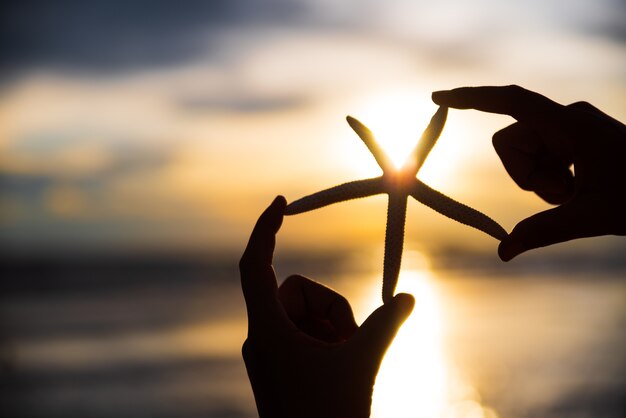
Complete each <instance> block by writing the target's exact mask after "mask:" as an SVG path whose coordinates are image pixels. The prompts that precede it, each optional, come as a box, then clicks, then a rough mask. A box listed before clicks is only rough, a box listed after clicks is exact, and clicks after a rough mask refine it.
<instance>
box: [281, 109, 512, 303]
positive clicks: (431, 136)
mask: <svg viewBox="0 0 626 418" xmlns="http://www.w3.org/2000/svg"><path fill="white" fill-rule="evenodd" d="M447 115H448V108H446V107H440V108H439V109H438V110H437V112H436V113H435V115H434V116H433V117H432V119H431V120H430V123H429V125H428V127H427V128H426V130H425V131H424V133H423V134H422V137H421V138H420V140H419V141H418V143H417V145H416V146H415V148H414V149H413V151H412V152H411V154H410V156H409V157H408V159H407V160H406V162H405V163H404V165H403V166H402V167H401V168H400V169H397V168H396V167H395V166H394V165H393V164H392V162H391V160H390V159H389V157H388V156H387V155H386V154H385V152H384V151H383V150H382V148H381V147H380V145H379V144H378V143H377V142H376V140H375V139H374V135H373V134H372V132H371V131H370V130H369V129H368V128H367V127H366V126H365V125H363V124H362V123H361V122H359V121H358V120H356V119H355V118H353V117H350V116H348V117H347V120H348V124H349V125H350V127H352V129H353V130H354V131H355V132H356V133H357V135H358V136H359V137H360V138H361V140H363V142H364V143H365V145H366V146H367V148H368V149H369V150H370V152H371V153H372V155H373V156H374V158H375V159H376V162H377V163H378V165H379V166H380V168H382V170H383V175H382V176H380V177H376V178H371V179H366V180H357V181H352V182H349V183H344V184H341V185H339V186H335V187H331V188H330V189H326V190H322V191H321V192H317V193H314V194H311V195H309V196H305V197H303V198H302V199H298V200H296V201H294V202H291V203H290V204H289V205H287V208H286V210H285V214H286V215H295V214H298V213H302V212H308V211H310V210H314V209H318V208H321V207H323V206H327V205H330V204H333V203H338V202H343V201H345V200H351V199H357V198H361V197H367V196H373V195H376V194H381V193H387V194H388V195H389V202H388V205H387V229H386V232H385V256H384V262H383V302H385V303H386V302H388V301H389V300H390V299H391V298H392V297H393V294H394V290H395V288H396V284H397V282H398V275H399V274H400V265H401V261H402V248H403V246H404V224H405V219H406V205H407V198H408V196H409V195H411V196H413V198H415V199H416V200H417V201H418V202H421V203H423V204H425V205H426V206H428V207H430V208H431V209H434V210H435V211H437V212H439V213H441V214H442V215H445V216H447V217H448V218H451V219H454V220H455V221H457V222H460V223H462V224H465V225H469V226H471V227H473V228H476V229H478V230H480V231H483V232H484V233H486V234H488V235H491V236H492V237H494V238H496V239H497V240H500V241H501V240H502V239H503V238H505V237H506V236H507V233H506V231H505V230H504V228H502V227H501V226H500V225H499V224H498V223H497V222H496V221H494V220H493V219H491V218H490V217H488V216H487V215H485V214H483V213H481V212H479V211H477V210H475V209H472V208H471V207H469V206H467V205H464V204H463V203H460V202H457V201H456V200H454V199H451V198H449V197H448V196H446V195H444V194H443V193H440V192H438V191H437V190H434V189H432V188H431V187H429V186H427V185H426V184H424V183H422V182H421V181H420V180H419V179H417V178H416V175H417V173H418V171H419V169H420V168H421V167H422V165H423V164H424V161H425V160H426V157H427V156H428V154H429V153H430V150H431V149H432V148H433V146H434V145H435V143H436V142H437V139H438V138H439V135H441V131H442V130H443V126H444V125H445V123H446V117H447Z"/></svg>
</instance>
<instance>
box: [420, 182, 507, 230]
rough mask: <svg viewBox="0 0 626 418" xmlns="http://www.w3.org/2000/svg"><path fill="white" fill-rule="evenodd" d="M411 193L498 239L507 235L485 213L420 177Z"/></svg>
mask: <svg viewBox="0 0 626 418" xmlns="http://www.w3.org/2000/svg"><path fill="white" fill-rule="evenodd" d="M410 194H411V196H413V197H414V198H415V199H416V200H417V201H419V202H421V203H423V204H425V205H426V206H428V207H430V208H431V209H433V210H435V211H437V212H439V213H441V214H442V215H445V216H447V217H448V218H450V219H454V220H455V221H457V222H460V223H462V224H465V225H468V226H471V227H473V228H476V229H478V230H480V231H483V232H484V233H486V234H488V235H491V236H492V237H494V238H495V239H497V240H498V241H502V240H503V239H504V238H506V236H507V233H506V231H505V230H504V228H502V227H501V226H500V225H499V224H498V223H497V222H496V221H494V220H493V219H491V218H490V217H488V216H487V215H485V214H484V213H482V212H479V211H477V210H476V209H473V208H471V207H469V206H467V205H464V204H463V203H460V202H457V201H456V200H454V199H452V198H449V197H448V196H446V195H444V194H443V193H441V192H438V191H437V190H435V189H432V188H430V187H428V186H427V185H425V184H424V183H422V182H421V181H419V180H418V179H415V184H414V185H413V186H412V187H411V191H410Z"/></svg>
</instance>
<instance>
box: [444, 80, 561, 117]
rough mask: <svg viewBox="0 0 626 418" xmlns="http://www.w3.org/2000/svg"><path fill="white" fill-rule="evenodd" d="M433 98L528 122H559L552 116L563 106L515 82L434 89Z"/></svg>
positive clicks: (558, 115) (446, 104)
mask: <svg viewBox="0 0 626 418" xmlns="http://www.w3.org/2000/svg"><path fill="white" fill-rule="evenodd" d="M432 99H433V101H434V102H435V103H437V104H438V105H440V106H447V107H453V108H456V109H476V110H480V111H483V112H489V113H499V114H503V115H510V116H513V117H514V118H515V119H516V120H518V121H521V122H529V123H544V122H557V123H558V121H555V119H559V118H560V117H561V114H562V113H563V109H564V106H563V105H560V104H558V103H556V102H554V101H552V100H550V99H548V98H547V97H545V96H543V95H541V94H539V93H536V92H534V91H530V90H526V89H525V88H523V87H520V86H516V85H511V86H499V87H498V86H484V87H460V88H456V89H452V90H444V91H436V92H434V93H433V94H432Z"/></svg>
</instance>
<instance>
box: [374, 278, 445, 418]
mask: <svg viewBox="0 0 626 418" xmlns="http://www.w3.org/2000/svg"><path fill="white" fill-rule="evenodd" d="M376 290H377V292H376V294H375V295H373V297H375V298H376V299H378V298H380V295H379V292H378V290H379V289H376ZM398 292H407V293H410V294H412V295H413V296H414V297H415V308H414V310H413V313H412V314H411V316H410V317H409V318H408V319H407V321H406V322H405V323H404V325H403V326H402V328H401V329H400V331H399V332H398V335H397V336H396V339H395V340H394V342H393V344H392V345H391V347H390V348H389V350H388V352H387V354H386V356H385V359H384V360H383V363H382V366H381V369H380V372H379V374H378V377H377V379H376V386H375V387H374V400H373V404H372V416H373V417H388V416H393V417H395V418H402V417H407V418H408V417H416V416H420V417H436V416H439V415H441V413H442V411H443V408H444V406H445V397H446V386H447V385H446V380H447V375H448V369H447V365H446V361H445V359H444V356H443V349H442V335H441V332H442V324H441V315H440V311H439V304H438V300H437V295H436V293H435V289H434V287H433V285H432V278H431V277H429V275H428V273H427V271H416V270H409V271H405V272H402V274H401V279H400V282H399V286H398Z"/></svg>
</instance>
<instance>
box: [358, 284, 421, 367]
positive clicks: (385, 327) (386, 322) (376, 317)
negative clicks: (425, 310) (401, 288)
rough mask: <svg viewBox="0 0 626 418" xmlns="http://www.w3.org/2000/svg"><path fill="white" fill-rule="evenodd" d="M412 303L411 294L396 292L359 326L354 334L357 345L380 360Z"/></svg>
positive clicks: (407, 315)
mask: <svg viewBox="0 0 626 418" xmlns="http://www.w3.org/2000/svg"><path fill="white" fill-rule="evenodd" d="M414 305H415V298H413V296H412V295H409V294H407V293H398V294H397V295H396V296H394V298H393V299H391V301H389V302H387V303H385V304H384V305H382V306H381V307H380V308H378V309H376V310H375V311H374V312H372V314H371V315H370V316H369V317H368V318H367V319H366V320H365V322H363V324H362V325H361V326H360V327H359V329H358V330H357V332H356V334H355V336H354V337H355V338H354V339H355V342H356V344H357V346H359V347H360V348H361V349H362V350H364V351H366V352H367V353H368V355H369V356H372V355H373V356H374V358H377V359H379V361H380V359H382V357H383V356H384V355H385V351H387V348H388V347H389V345H390V344H391V342H392V341H393V339H394V338H395V336H396V333H397V332H398V330H399V329H400V326H401V325H402V324H403V323H404V321H405V320H406V319H407V318H408V317H409V315H410V314H411V311H412V310H413V306H414Z"/></svg>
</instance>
